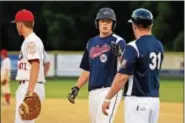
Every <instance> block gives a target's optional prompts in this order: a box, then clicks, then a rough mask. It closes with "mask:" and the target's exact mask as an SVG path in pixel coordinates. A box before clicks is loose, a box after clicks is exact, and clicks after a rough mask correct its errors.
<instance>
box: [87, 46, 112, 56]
mask: <svg viewBox="0 0 185 123" xmlns="http://www.w3.org/2000/svg"><path fill="white" fill-rule="evenodd" d="M110 49H111V48H110V46H109V45H107V44H104V45H103V46H101V47H100V46H99V45H97V46H95V47H92V48H91V49H90V57H91V58H92V59H94V58H96V57H98V56H100V55H101V54H103V53H105V52H107V51H109V50H110Z"/></svg>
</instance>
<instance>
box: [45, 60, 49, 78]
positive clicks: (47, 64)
mask: <svg viewBox="0 0 185 123" xmlns="http://www.w3.org/2000/svg"><path fill="white" fill-rule="evenodd" d="M49 68H50V62H47V63H44V76H47V75H48V71H49Z"/></svg>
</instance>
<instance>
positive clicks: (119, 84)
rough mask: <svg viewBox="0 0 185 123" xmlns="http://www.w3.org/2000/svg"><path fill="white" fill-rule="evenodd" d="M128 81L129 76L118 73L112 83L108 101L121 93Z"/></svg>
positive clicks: (107, 97)
mask: <svg viewBox="0 0 185 123" xmlns="http://www.w3.org/2000/svg"><path fill="white" fill-rule="evenodd" d="M127 79H128V75H123V74H120V73H117V74H116V76H115V78H114V81H113V83H112V86H111V89H110V91H109V92H108V94H107V96H106V99H112V98H113V97H114V96H115V95H116V94H117V93H118V92H119V90H120V89H121V88H123V87H124V85H125V83H126V81H127Z"/></svg>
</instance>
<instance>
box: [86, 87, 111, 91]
mask: <svg viewBox="0 0 185 123" xmlns="http://www.w3.org/2000/svg"><path fill="white" fill-rule="evenodd" d="M108 87H111V86H99V87H97V86H96V87H92V88H89V91H93V90H96V89H102V88H108Z"/></svg>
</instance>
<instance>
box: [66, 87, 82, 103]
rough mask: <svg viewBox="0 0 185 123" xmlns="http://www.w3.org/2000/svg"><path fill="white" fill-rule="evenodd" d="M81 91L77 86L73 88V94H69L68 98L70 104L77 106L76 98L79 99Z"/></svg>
mask: <svg viewBox="0 0 185 123" xmlns="http://www.w3.org/2000/svg"><path fill="white" fill-rule="evenodd" d="M79 90H80V88H79V87H77V86H74V87H72V88H71V92H70V93H69V94H68V97H67V98H68V100H69V102H70V103H72V104H75V98H76V97H77V95H78V91H79Z"/></svg>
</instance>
